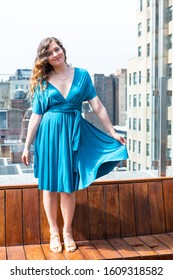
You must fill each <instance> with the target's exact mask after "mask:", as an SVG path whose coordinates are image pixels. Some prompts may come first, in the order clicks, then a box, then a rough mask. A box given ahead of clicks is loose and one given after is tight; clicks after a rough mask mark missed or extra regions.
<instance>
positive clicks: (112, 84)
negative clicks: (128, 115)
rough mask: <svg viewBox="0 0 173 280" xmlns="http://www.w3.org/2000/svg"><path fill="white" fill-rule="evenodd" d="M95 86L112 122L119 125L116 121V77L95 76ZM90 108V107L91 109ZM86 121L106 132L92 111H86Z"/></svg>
mask: <svg viewBox="0 0 173 280" xmlns="http://www.w3.org/2000/svg"><path fill="white" fill-rule="evenodd" d="M93 83H94V86H95V89H96V92H97V95H98V97H99V98H100V100H101V102H102V103H103V104H104V106H105V108H106V110H107V112H108V114H109V117H110V120H111V122H112V123H113V124H118V123H117V120H116V101H115V100H116V78H115V77H114V75H110V76H105V75H104V74H94V81H93ZM89 108H90V107H89ZM84 113H85V114H84V117H85V118H86V120H88V121H89V122H91V123H92V124H94V125H95V126H96V127H98V128H100V129H102V130H104V131H105V127H104V126H103V124H102V123H101V121H100V120H99V119H98V117H97V116H96V115H95V113H94V112H92V109H91V108H90V109H86V110H85V112H84Z"/></svg>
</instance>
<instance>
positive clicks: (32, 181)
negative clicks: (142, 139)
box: [0, 170, 173, 189]
mask: <svg viewBox="0 0 173 280" xmlns="http://www.w3.org/2000/svg"><path fill="white" fill-rule="evenodd" d="M160 178H161V177H159V176H158V171H157V170H144V171H118V172H117V171H112V172H110V173H109V174H108V175H106V176H103V177H100V178H99V179H97V180H96V181H95V182H93V183H92V185H99V184H104V185H106V184H108V183H109V184H110V183H111V182H112V183H114V184H115V183H122V182H126V181H128V182H129V181H131V182H132V183H133V182H140V181H144V180H145V181H148V180H149V181H151V179H152V181H153V180H154V181H157V180H159V179H160ZM162 178H164V179H165V180H166V179H168V180H169V179H170V178H171V179H172V178H173V171H169V172H167V176H166V177H162ZM37 184H38V180H37V179H36V178H34V176H33V174H21V175H0V189H2V188H4V187H5V188H8V187H9V188H10V187H17V188H21V187H24V186H26V187H29V186H30V187H35V186H37Z"/></svg>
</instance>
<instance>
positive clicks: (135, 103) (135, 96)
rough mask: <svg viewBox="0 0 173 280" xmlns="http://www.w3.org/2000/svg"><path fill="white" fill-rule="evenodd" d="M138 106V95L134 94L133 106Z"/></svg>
mask: <svg viewBox="0 0 173 280" xmlns="http://www.w3.org/2000/svg"><path fill="white" fill-rule="evenodd" d="M136 106H137V95H136V94H134V95H133V107H136Z"/></svg>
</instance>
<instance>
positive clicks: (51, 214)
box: [43, 191, 58, 234]
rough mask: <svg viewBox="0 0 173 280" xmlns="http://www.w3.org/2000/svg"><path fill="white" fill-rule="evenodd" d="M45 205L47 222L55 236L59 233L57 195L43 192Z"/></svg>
mask: <svg viewBox="0 0 173 280" xmlns="http://www.w3.org/2000/svg"><path fill="white" fill-rule="evenodd" d="M43 204H44V209H45V212H46V216H47V220H48V223H49V226H50V233H51V234H54V233H57V232H58V226H57V209H58V201H57V193H56V192H49V191H43Z"/></svg>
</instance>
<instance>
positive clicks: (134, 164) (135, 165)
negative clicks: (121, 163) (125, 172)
mask: <svg viewBox="0 0 173 280" xmlns="http://www.w3.org/2000/svg"><path fill="white" fill-rule="evenodd" d="M136 170H137V164H136V162H133V171H136Z"/></svg>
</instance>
